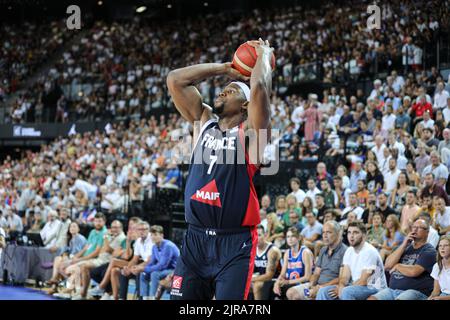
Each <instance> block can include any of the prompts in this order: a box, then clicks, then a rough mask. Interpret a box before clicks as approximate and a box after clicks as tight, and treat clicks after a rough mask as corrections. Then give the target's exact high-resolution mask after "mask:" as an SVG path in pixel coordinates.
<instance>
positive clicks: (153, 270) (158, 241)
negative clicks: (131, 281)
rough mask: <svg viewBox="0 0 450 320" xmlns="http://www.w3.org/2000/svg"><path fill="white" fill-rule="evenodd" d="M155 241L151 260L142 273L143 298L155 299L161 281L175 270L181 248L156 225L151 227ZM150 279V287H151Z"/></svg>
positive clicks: (140, 287) (141, 293)
mask: <svg viewBox="0 0 450 320" xmlns="http://www.w3.org/2000/svg"><path fill="white" fill-rule="evenodd" d="M150 236H151V238H152V242H153V248H152V254H151V259H150V262H149V263H148V264H147V265H146V266H145V267H144V271H143V272H142V273H141V274H140V286H139V290H140V296H141V298H142V299H143V300H155V295H156V290H157V289H158V285H159V281H160V280H162V279H164V278H165V277H167V276H168V275H169V274H172V273H173V272H174V271H175V266H176V263H177V259H178V257H179V256H180V250H179V249H178V247H177V246H176V244H175V243H173V242H172V241H170V240H166V239H164V229H163V227H161V226H157V225H154V226H152V227H151V228H150ZM149 281H150V288H149Z"/></svg>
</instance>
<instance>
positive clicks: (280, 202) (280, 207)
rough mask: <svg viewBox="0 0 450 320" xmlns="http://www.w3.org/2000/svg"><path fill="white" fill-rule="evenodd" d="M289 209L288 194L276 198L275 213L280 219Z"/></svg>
mask: <svg viewBox="0 0 450 320" xmlns="http://www.w3.org/2000/svg"><path fill="white" fill-rule="evenodd" d="M286 210H287V204H286V196H284V195H281V196H278V197H276V199H275V213H276V215H277V217H278V219H283V215H284V213H285V212H286Z"/></svg>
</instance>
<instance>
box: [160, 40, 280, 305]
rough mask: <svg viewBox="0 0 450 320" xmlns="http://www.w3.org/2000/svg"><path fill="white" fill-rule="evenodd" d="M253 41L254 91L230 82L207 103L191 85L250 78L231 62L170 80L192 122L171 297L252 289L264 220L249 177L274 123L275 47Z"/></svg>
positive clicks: (177, 73)
mask: <svg viewBox="0 0 450 320" xmlns="http://www.w3.org/2000/svg"><path fill="white" fill-rule="evenodd" d="M248 44H249V45H251V46H253V47H254V48H255V50H256V53H257V60H256V64H255V66H254V67H253V71H252V74H251V77H250V88H249V87H248V86H247V85H246V84H245V83H243V82H231V83H230V84H228V85H227V86H226V87H225V88H224V89H223V91H222V92H221V93H220V94H219V96H218V97H217V99H216V100H215V102H214V106H213V107H210V106H208V105H206V104H205V103H203V101H202V98H201V95H200V93H199V92H198V90H197V89H196V87H195V86H194V85H195V84H197V83H199V82H201V81H202V80H204V79H206V78H209V77H213V76H219V75H225V76H229V77H231V78H232V79H234V80H241V81H247V80H249V78H246V77H244V76H242V75H241V74H240V73H239V72H238V71H237V70H235V69H233V68H232V67H231V63H223V64H221V63H205V64H198V65H193V66H189V67H185V68H181V69H177V70H174V71H171V72H170V73H169V75H168V77H167V86H168V88H169V92H170V94H171V96H172V99H173V101H174V103H175V106H176V108H177V109H178V111H179V112H180V113H181V115H182V116H183V117H184V118H185V119H186V120H187V121H189V122H190V123H191V124H193V125H194V135H193V143H194V147H193V153H192V158H191V164H190V167H189V175H188V177H187V181H186V187H185V214H186V222H187V223H188V230H187V232H186V235H185V238H184V244H183V246H182V248H181V255H180V258H179V260H178V262H177V266H176V269H175V272H174V277H173V283H172V291H171V297H172V299H202V300H203V299H212V298H213V297H215V298H216V299H218V300H219V299H233V300H242V299H246V298H247V295H248V292H249V289H250V284H251V279H252V274H253V268H254V259H255V254H256V243H257V233H256V226H257V225H258V224H259V222H260V217H259V203H258V198H257V195H256V191H255V188H254V185H253V181H252V179H253V176H254V175H255V173H256V172H257V171H258V170H259V168H260V165H261V159H262V155H263V152H264V147H265V144H266V143H267V139H260V137H263V136H264V135H263V134H262V133H261V132H263V131H264V130H267V129H269V126H270V93H271V87H272V70H271V65H270V58H271V55H272V51H273V48H271V47H270V45H269V42H268V41H263V40H261V39H259V40H257V41H249V42H248ZM248 129H253V132H255V134H256V139H249V142H248V145H247V143H246V139H245V137H244V136H245V132H246V131H247V130H248ZM267 136H269V134H267ZM259 140H261V144H260V143H259ZM263 140H264V141H263ZM247 150H250V151H251V152H250V151H249V152H247Z"/></svg>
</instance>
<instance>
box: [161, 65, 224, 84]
mask: <svg viewBox="0 0 450 320" xmlns="http://www.w3.org/2000/svg"><path fill="white" fill-rule="evenodd" d="M225 70H226V69H225V65H224V64H222V63H201V64H196V65H193V66H188V67H184V68H180V69H175V70H172V71H171V72H170V73H169V75H168V76H167V80H168V82H176V83H177V84H179V85H180V86H190V85H193V84H196V83H198V82H200V81H202V80H204V79H206V78H209V77H214V76H218V75H221V74H224V73H225Z"/></svg>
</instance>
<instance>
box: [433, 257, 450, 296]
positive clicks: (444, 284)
mask: <svg viewBox="0 0 450 320" xmlns="http://www.w3.org/2000/svg"><path fill="white" fill-rule="evenodd" d="M431 277H432V278H433V279H434V280H437V281H438V282H439V287H441V292H443V293H446V294H450V268H445V267H444V266H442V270H441V272H439V266H438V264H437V263H435V264H434V266H433V270H432V271H431Z"/></svg>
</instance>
